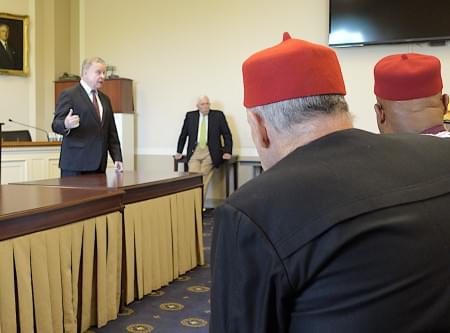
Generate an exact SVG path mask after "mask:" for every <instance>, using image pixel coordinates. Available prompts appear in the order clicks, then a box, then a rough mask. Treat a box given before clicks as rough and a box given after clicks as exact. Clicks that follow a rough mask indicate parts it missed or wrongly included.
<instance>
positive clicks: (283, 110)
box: [247, 95, 348, 133]
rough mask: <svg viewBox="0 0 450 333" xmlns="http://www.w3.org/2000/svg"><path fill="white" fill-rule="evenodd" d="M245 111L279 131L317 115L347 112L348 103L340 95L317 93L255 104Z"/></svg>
mask: <svg viewBox="0 0 450 333" xmlns="http://www.w3.org/2000/svg"><path fill="white" fill-rule="evenodd" d="M247 111H250V112H254V113H256V114H258V115H259V116H260V117H261V118H263V119H264V120H265V121H266V122H268V123H269V124H270V125H271V126H272V127H273V128H274V129H275V130H276V131H277V132H279V133H281V132H285V131H289V130H290V129H292V126H293V125H297V124H304V123H306V122H308V121H310V120H312V119H314V118H316V117H319V116H324V115H331V114H338V113H341V114H344V113H348V105H347V102H346V101H345V98H344V96H342V95H319V96H308V97H301V98H294V99H289V100H286V101H281V102H276V103H271V104H266V105H261V106H256V107H253V108H249V109H247Z"/></svg>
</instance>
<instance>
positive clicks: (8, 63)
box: [0, 43, 22, 70]
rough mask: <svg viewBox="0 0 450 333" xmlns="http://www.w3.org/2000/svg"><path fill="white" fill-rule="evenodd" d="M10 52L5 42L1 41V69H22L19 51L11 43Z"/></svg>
mask: <svg viewBox="0 0 450 333" xmlns="http://www.w3.org/2000/svg"><path fill="white" fill-rule="evenodd" d="M8 48H9V53H10V54H8V52H7V51H6V50H5V48H4V47H3V44H1V43H0V68H1V69H18V70H19V69H22V62H21V61H20V60H19V59H18V55H17V52H16V51H15V50H14V48H13V47H12V46H11V45H9V43H8Z"/></svg>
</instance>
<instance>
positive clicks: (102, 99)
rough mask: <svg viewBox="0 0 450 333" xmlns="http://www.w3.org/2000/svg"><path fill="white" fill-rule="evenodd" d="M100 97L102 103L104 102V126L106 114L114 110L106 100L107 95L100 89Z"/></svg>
mask: <svg viewBox="0 0 450 333" xmlns="http://www.w3.org/2000/svg"><path fill="white" fill-rule="evenodd" d="M98 98H99V99H100V103H102V108H103V113H102V127H103V126H104V125H105V119H106V115H107V113H109V111H111V112H112V110H109V106H108V105H109V104H108V103H107V102H106V98H105V95H104V94H103V93H102V92H101V91H99V92H98Z"/></svg>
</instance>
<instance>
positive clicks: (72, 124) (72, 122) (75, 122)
mask: <svg viewBox="0 0 450 333" xmlns="http://www.w3.org/2000/svg"><path fill="white" fill-rule="evenodd" d="M64 126H65V127H66V129H72V128H77V127H78V126H80V116H78V115H73V110H72V109H70V111H69V114H68V115H67V116H66V119H64Z"/></svg>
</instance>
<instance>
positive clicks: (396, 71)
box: [373, 53, 442, 101]
mask: <svg viewBox="0 0 450 333" xmlns="http://www.w3.org/2000/svg"><path fill="white" fill-rule="evenodd" d="M373 72H374V76H375V86H374V92H375V95H376V96H378V97H381V98H384V99H388V100H391V101H403V100H408V99H416V98H423V97H429V96H433V95H436V94H437V93H439V92H441V91H442V78H441V62H440V61H439V59H438V58H436V57H433V56H430V55H424V54H417V53H408V54H395V55H391V56H387V57H384V58H383V59H381V60H380V61H378V63H377V64H376V65H375V68H374V71H373Z"/></svg>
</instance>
